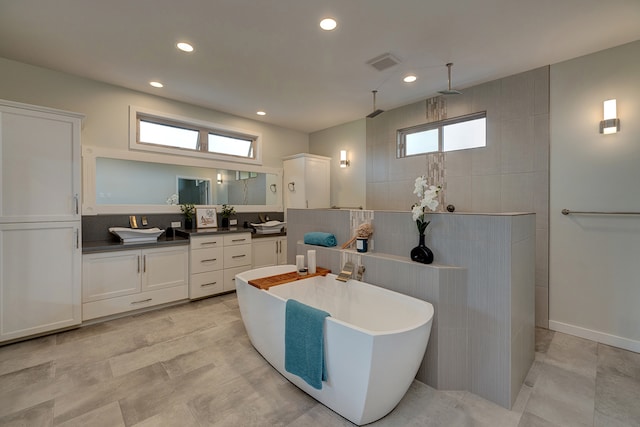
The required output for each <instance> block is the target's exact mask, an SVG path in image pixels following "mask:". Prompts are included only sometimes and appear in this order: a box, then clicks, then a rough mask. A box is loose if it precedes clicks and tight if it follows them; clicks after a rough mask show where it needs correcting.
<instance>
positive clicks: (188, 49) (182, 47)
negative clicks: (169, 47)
mask: <svg viewBox="0 0 640 427" xmlns="http://www.w3.org/2000/svg"><path fill="white" fill-rule="evenodd" d="M176 46H177V47H178V49H180V50H181V51H183V52H193V46H191V45H190V44H189V43H185V42H180V43H178V44H177V45H176Z"/></svg>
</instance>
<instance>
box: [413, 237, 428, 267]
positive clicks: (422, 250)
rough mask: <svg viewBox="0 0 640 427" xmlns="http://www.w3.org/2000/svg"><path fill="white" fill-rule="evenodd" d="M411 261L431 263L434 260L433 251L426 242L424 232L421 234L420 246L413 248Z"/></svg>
mask: <svg viewBox="0 0 640 427" xmlns="http://www.w3.org/2000/svg"><path fill="white" fill-rule="evenodd" d="M411 261H415V262H419V263H422V264H431V263H432V262H433V252H431V249H429V248H428V247H427V246H426V245H425V244H424V234H421V235H420V240H419V242H418V246H416V247H415V248H413V249H411Z"/></svg>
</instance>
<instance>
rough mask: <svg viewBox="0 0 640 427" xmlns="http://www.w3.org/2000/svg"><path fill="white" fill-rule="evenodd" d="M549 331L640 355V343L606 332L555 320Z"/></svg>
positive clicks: (552, 321)
mask: <svg viewBox="0 0 640 427" xmlns="http://www.w3.org/2000/svg"><path fill="white" fill-rule="evenodd" d="M549 329H551V330H552V331H558V332H562V333H565V334H569V335H574V336H576V337H580V338H586V339H588V340H591V341H596V342H599V343H602V344H607V345H610V346H613V347H618V348H622V349H625V350H629V351H634V352H636V353H640V341H635V340H631V339H629V338H623V337H619V336H616V335H611V334H607V333H604V332H599V331H594V330H591V329H586V328H582V327H580V326H575V325H569V324H567V323H562V322H557V321H555V320H549Z"/></svg>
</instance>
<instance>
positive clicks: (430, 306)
mask: <svg viewBox="0 0 640 427" xmlns="http://www.w3.org/2000/svg"><path fill="white" fill-rule="evenodd" d="M273 267H274V266H271V267H261V268H264V269H268V268H273ZM275 267H291V271H296V266H295V265H279V266H275ZM255 270H257V269H254V270H249V271H255ZM243 273H246V272H243ZM243 273H238V274H237V275H236V276H238V277H240V279H241V280H242V281H243V282H245V283H246V284H247V286H250V287H252V288H254V289H255V290H257V291H262V292H267V293H269V294H270V295H271V296H272V297H275V298H277V299H279V300H280V301H282V302H285V303H286V301H287V300H288V299H289V298H283V297H281V296H280V295H277V294H276V293H273V292H269V289H259V288H256V287H255V286H253V285H250V284H249V280H253V279H246V278H245V277H243ZM315 277H318V278H322V277H326V278H327V279H331V278H333V279H334V280H335V278H336V277H337V275H336V274H332V273H329V274H327V275H326V276H315ZM315 277H310V278H309V279H313V278H315ZM301 280H307V279H301ZM350 283H357V284H358V286H364V287H365V288H369V289H371V290H373V291H374V292H381V293H389V294H397V295H400V296H401V298H402V299H409V300H410V301H411V303H412V304H414V305H416V306H422V308H424V309H426V311H427V313H426V316H425V320H423V321H421V322H419V323H413V324H412V325H411V326H407V327H405V328H399V329H388V330H384V331H375V330H371V329H367V328H363V327H361V326H358V325H355V324H353V323H349V322H345V321H344V320H340V319H338V318H335V317H333V316H331V313H329V314H330V316H328V317H327V318H326V320H327V321H328V322H335V323H337V324H339V325H342V326H344V327H348V328H352V329H355V330H357V331H359V332H361V333H364V334H367V335H371V336H385V335H393V334H401V333H405V332H408V331H412V330H414V329H417V328H420V327H422V326H423V325H425V324H428V323H432V322H433V317H434V315H435V309H434V307H433V304H431V303H430V302H428V301H424V300H421V299H418V298H415V297H412V296H409V295H405V294H403V293H400V292H397V291H392V290H390V289H386V288H383V287H382V286H377V285H373V284H371V283H367V282H363V281H360V280H355V279H349V280H348V281H347V282H345V283H344V285H345V286H348V285H349V284H350ZM295 284H297V281H296V282H291V283H285V284H282V285H277V286H287V285H290V286H292V285H295ZM394 297H395V296H394ZM395 298H397V297H395ZM296 301H297V300H296ZM299 302H301V301H299Z"/></svg>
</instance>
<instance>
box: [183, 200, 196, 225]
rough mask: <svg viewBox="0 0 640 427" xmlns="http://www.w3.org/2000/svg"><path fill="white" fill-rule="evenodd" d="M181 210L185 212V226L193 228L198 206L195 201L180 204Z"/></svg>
mask: <svg viewBox="0 0 640 427" xmlns="http://www.w3.org/2000/svg"><path fill="white" fill-rule="evenodd" d="M180 210H181V211H182V213H183V214H184V228H186V229H191V228H193V216H194V215H195V213H196V206H195V205H194V204H193V203H182V204H180Z"/></svg>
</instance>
